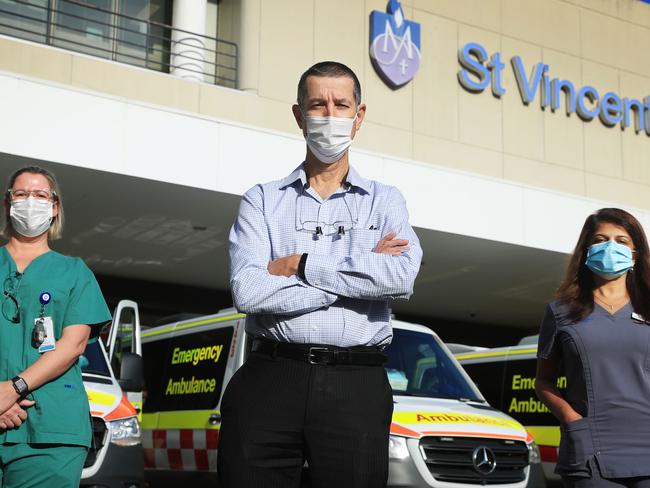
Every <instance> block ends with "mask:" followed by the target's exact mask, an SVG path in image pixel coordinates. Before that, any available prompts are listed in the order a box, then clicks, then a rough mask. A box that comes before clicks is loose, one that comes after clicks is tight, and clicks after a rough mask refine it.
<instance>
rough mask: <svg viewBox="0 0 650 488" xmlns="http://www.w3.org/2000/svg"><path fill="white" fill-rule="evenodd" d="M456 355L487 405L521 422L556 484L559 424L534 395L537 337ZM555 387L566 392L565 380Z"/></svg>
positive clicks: (547, 473)
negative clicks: (506, 345) (514, 343)
mask: <svg viewBox="0 0 650 488" xmlns="http://www.w3.org/2000/svg"><path fill="white" fill-rule="evenodd" d="M470 349H471V348H466V349H465V350H464V351H463V352H458V353H456V359H457V360H458V361H459V362H460V364H461V365H462V366H463V369H465V371H466V372H467V373H468V374H469V376H470V377H471V378H472V380H473V381H474V383H476V384H477V385H478V387H479V388H480V389H481V392H482V393H483V395H485V398H486V399H487V400H488V402H489V403H490V405H493V406H494V407H496V408H498V409H500V410H502V411H503V412H506V413H507V414H508V415H511V416H512V417H514V418H515V419H517V420H518V421H519V422H521V423H522V424H523V425H524V426H525V427H526V429H527V430H528V432H530V433H531V435H532V436H533V438H534V439H535V442H536V443H537V445H538V447H539V451H540V455H541V459H542V466H543V469H544V474H545V475H546V478H547V480H548V481H552V482H554V483H559V481H560V477H559V476H558V475H556V474H555V473H554V472H553V470H554V469H555V464H556V462H557V456H558V447H559V445H560V424H559V422H558V421H557V419H556V418H555V417H554V416H553V415H552V414H551V412H550V410H549V409H548V408H546V406H545V405H544V404H543V403H542V402H540V401H539V400H538V399H537V396H536V395H535V372H536V368H537V336H530V337H527V338H524V339H522V341H521V342H520V343H519V344H518V345H516V346H510V347H498V348H494V349H483V348H481V349H480V350H475V351H471V350H470ZM557 387H558V389H559V390H560V391H563V390H564V389H566V376H560V377H559V378H558V382H557Z"/></svg>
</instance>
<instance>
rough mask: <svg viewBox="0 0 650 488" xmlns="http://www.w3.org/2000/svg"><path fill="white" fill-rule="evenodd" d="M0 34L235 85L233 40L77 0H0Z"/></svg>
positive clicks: (236, 83)
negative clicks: (210, 35) (198, 32)
mask: <svg viewBox="0 0 650 488" xmlns="http://www.w3.org/2000/svg"><path fill="white" fill-rule="evenodd" d="M0 34H4V35H9V36H12V37H18V38H21V39H27V40H30V41H35V42H40V43H43V44H49V45H51V46H57V47H60V48H63V49H68V50H71V51H76V52H81V53H84V54H89V55H92V56H97V57H101V58H105V59H111V60H113V61H117V62H121V63H125V64H130V65H134V66H140V67H143V68H148V69H152V70H155V71H161V72H163V73H173V74H178V75H180V76H182V77H187V78H194V79H198V80H200V81H204V82H207V83H213V84H216V85H223V86H227V87H230V88H237V86H238V66H237V64H238V53H237V44H236V43H234V42H230V41H225V40H223V39H218V38H215V37H208V36H204V35H200V34H196V33H193V32H188V31H184V30H181V29H175V28H173V27H171V26H169V25H166V24H162V23H160V22H155V21H152V20H143V19H140V18H137V17H132V16H128V15H124V14H120V13H117V12H114V11H112V10H107V9H103V8H100V7H96V6H94V5H91V4H88V3H85V2H83V1H81V0H0Z"/></svg>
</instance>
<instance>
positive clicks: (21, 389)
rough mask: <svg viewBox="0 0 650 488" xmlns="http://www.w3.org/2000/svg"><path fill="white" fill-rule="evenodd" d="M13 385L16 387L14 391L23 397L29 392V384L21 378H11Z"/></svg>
mask: <svg viewBox="0 0 650 488" xmlns="http://www.w3.org/2000/svg"><path fill="white" fill-rule="evenodd" d="M11 383H12V384H13V385H14V390H16V393H18V394H19V395H20V396H23V395H25V394H26V393H28V392H29V386H27V382H26V381H25V380H24V379H22V378H21V377H20V376H14V377H13V378H11Z"/></svg>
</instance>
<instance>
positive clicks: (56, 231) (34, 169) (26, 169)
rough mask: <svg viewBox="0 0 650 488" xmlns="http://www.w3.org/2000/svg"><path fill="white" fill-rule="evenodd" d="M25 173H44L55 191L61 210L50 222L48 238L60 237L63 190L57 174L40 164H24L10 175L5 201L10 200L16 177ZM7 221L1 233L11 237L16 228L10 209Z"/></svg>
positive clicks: (55, 197)
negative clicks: (12, 221) (12, 222)
mask: <svg viewBox="0 0 650 488" xmlns="http://www.w3.org/2000/svg"><path fill="white" fill-rule="evenodd" d="M23 173H31V174H36V175H43V176H44V177H45V179H47V181H48V183H49V185H50V189H51V190H52V192H53V193H54V199H55V201H56V202H57V204H58V206H59V212H58V214H57V216H56V217H54V218H53V219H52V223H51V224H50V230H49V231H48V238H49V239H50V240H55V239H60V238H61V235H62V233H63V202H62V201H61V190H60V189H59V183H58V182H57V181H56V176H54V173H52V172H51V171H48V170H46V169H44V168H41V167H40V166H23V167H22V168H20V169H17V170H16V171H14V172H13V173H12V174H11V176H10V177H9V181H8V182H7V188H6V189H5V202H7V203H10V202H9V190H11V189H12V188H13V187H14V183H15V182H16V178H18V177H19V176H20V175H22V174H23ZM4 217H5V221H4V224H3V225H2V229H1V230H0V235H2V236H3V237H5V238H7V239H9V238H10V237H11V236H12V235H13V232H14V228H13V226H12V225H11V219H10V218H9V213H8V210H7V211H6V212H5V216H4Z"/></svg>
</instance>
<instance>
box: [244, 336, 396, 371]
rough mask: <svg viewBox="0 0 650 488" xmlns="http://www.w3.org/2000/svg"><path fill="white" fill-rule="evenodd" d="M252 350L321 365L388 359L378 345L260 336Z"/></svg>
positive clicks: (378, 363)
mask: <svg viewBox="0 0 650 488" xmlns="http://www.w3.org/2000/svg"><path fill="white" fill-rule="evenodd" d="M252 352H258V353H262V354H268V355H270V356H274V357H275V356H277V357H281V358H286V359H295V360H297V361H305V362H307V363H309V364H319V365H329V364H354V365H360V366H381V365H382V364H384V363H385V362H386V360H387V359H388V358H387V357H386V355H385V354H384V353H383V352H381V351H380V350H379V348H378V347H361V346H359V347H337V346H324V345H313V344H292V343H288V342H277V341H272V340H269V339H263V338H260V337H257V338H255V339H253V348H252Z"/></svg>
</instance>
